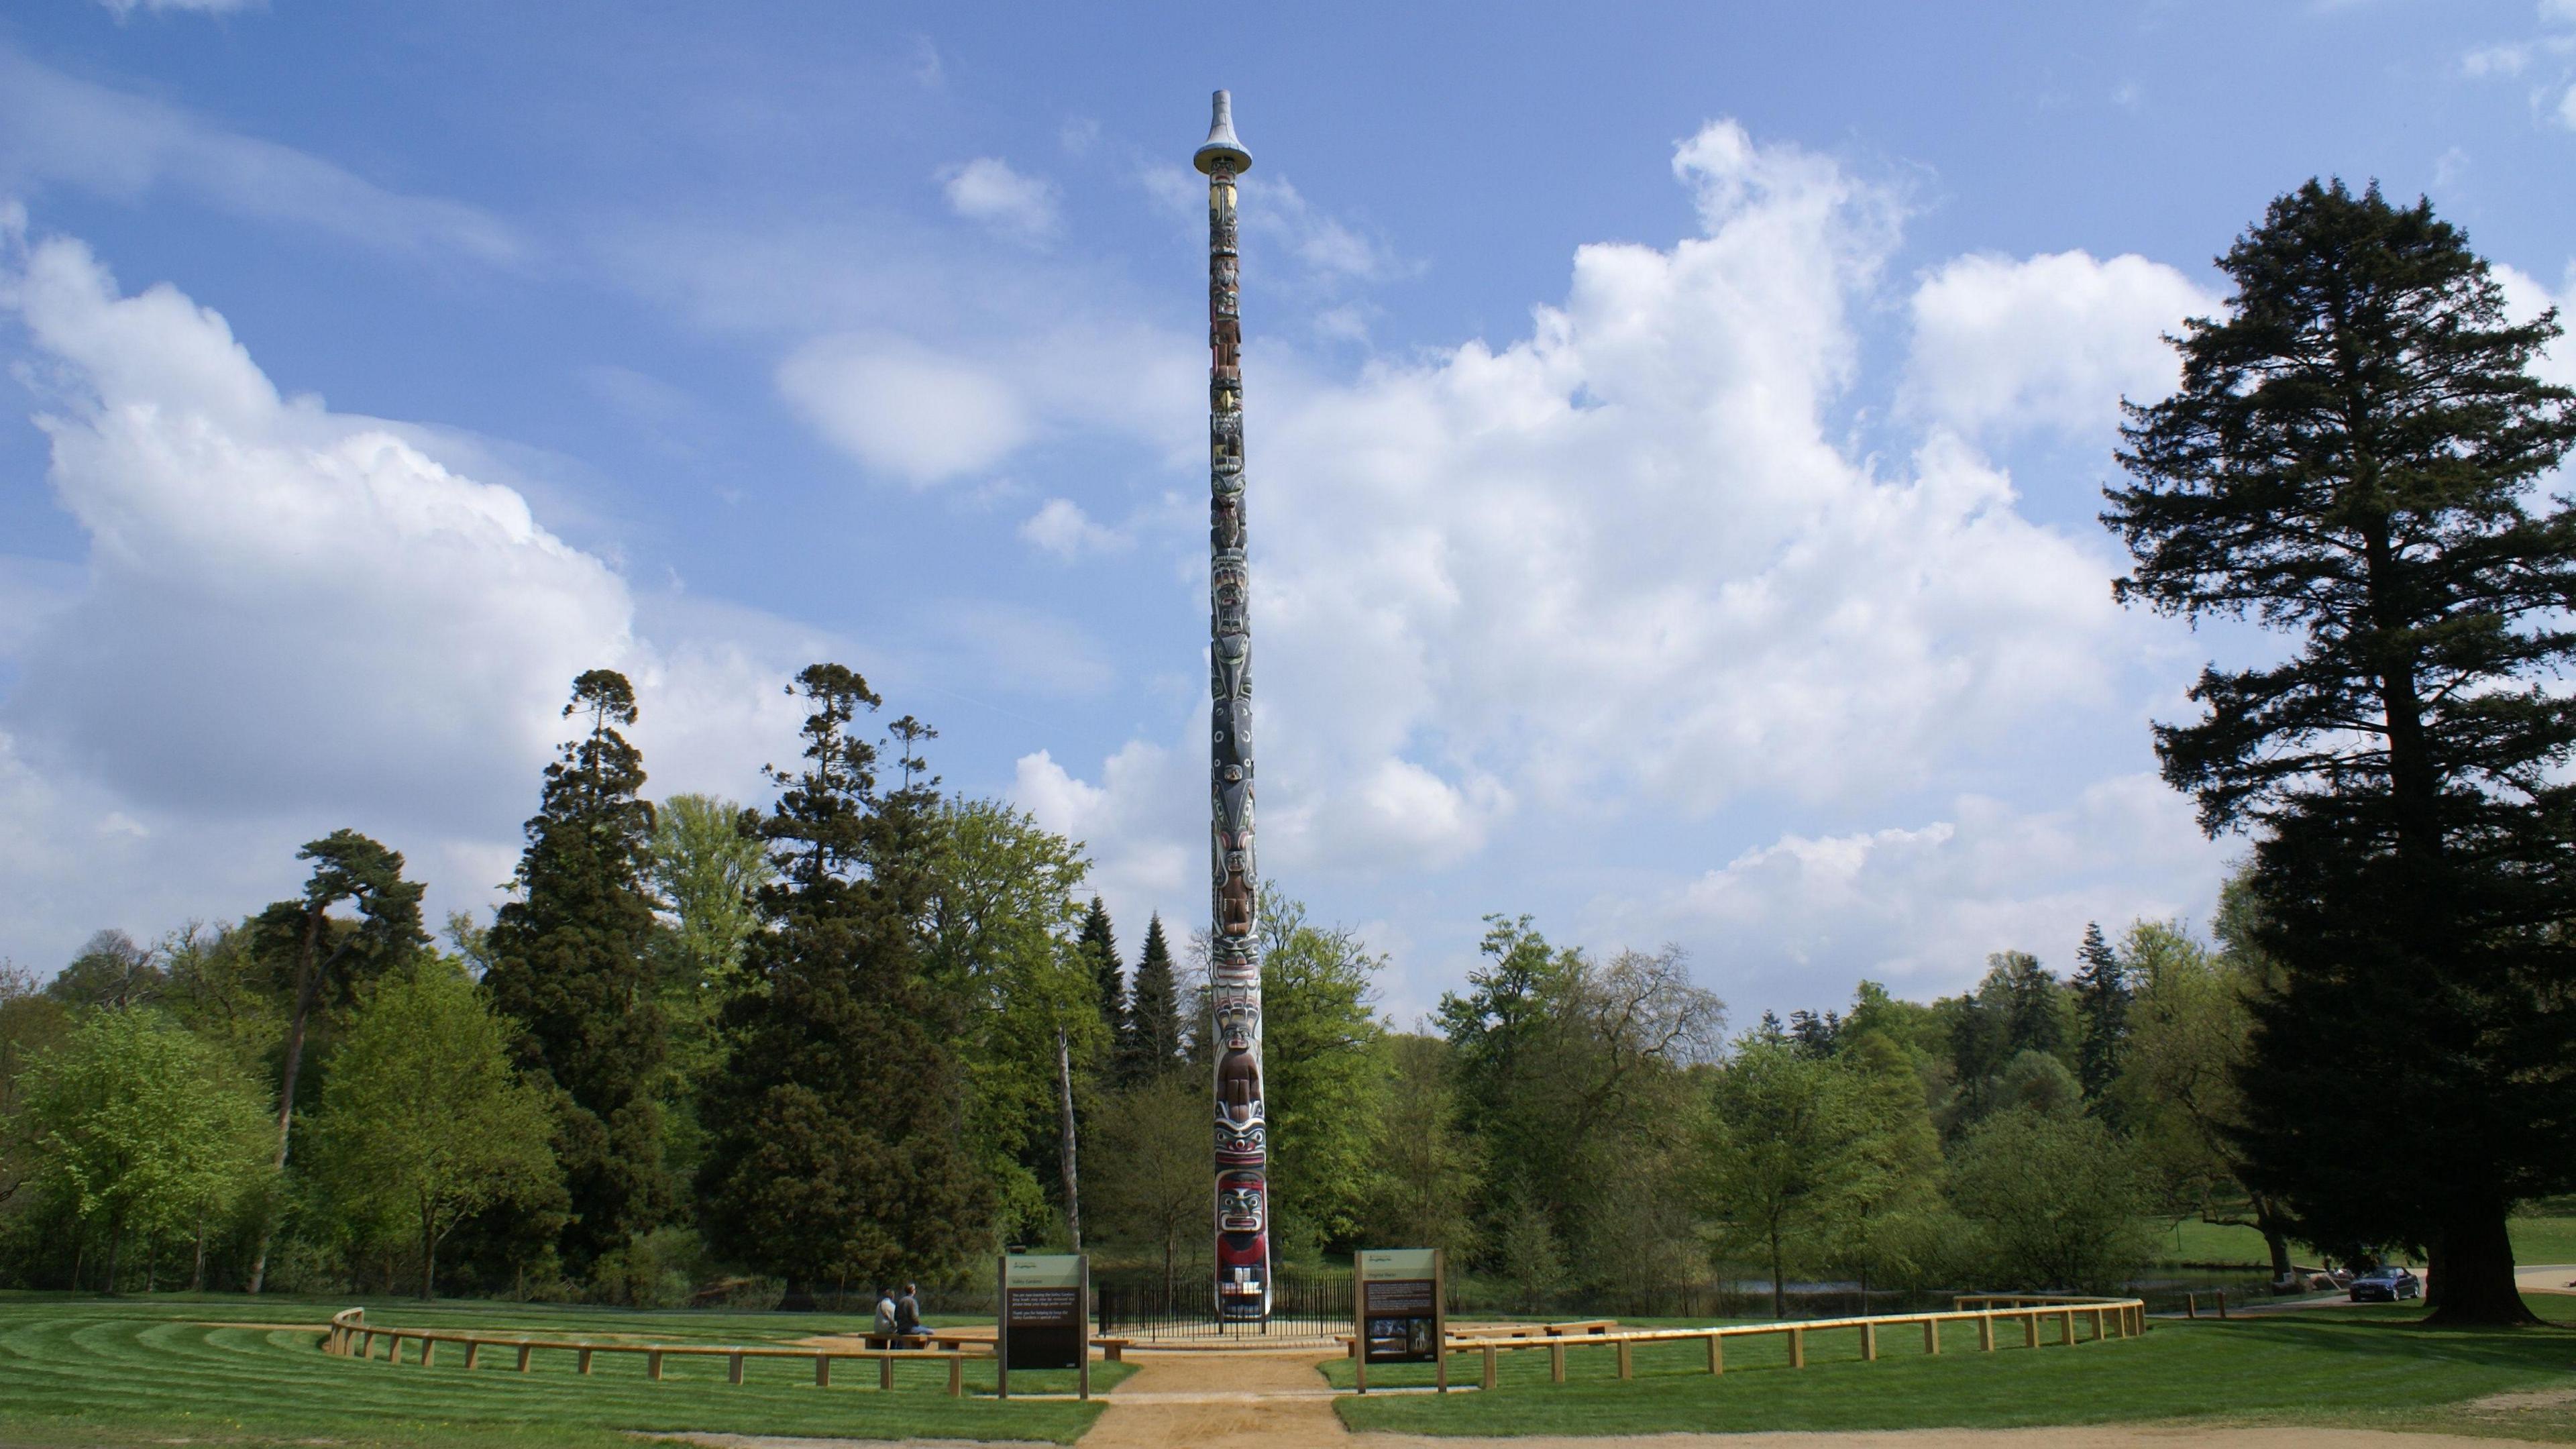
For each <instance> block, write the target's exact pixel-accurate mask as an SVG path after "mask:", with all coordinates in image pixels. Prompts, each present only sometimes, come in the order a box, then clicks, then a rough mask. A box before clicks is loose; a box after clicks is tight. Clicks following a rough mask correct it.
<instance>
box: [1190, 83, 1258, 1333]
mask: <svg viewBox="0 0 2576 1449" xmlns="http://www.w3.org/2000/svg"><path fill="white" fill-rule="evenodd" d="M1193 159H1194V160H1195V162H1196V163H1197V165H1198V168H1199V170H1201V171H1204V172H1206V173H1207V179H1208V350H1209V360H1208V453H1209V469H1208V492H1209V499H1208V516H1209V528H1208V601H1209V617H1208V631H1209V635H1210V640H1209V642H1210V646H1211V647H1210V650H1209V655H1208V658H1209V674H1210V684H1211V690H1212V692H1213V693H1214V695H1215V697H1216V703H1215V707H1214V710H1213V712H1212V720H1211V728H1210V734H1209V741H1210V750H1209V761H1208V766H1209V780H1208V784H1209V798H1210V805H1211V809H1212V814H1213V817H1214V818H1213V821H1212V837H1211V840H1210V865H1211V867H1212V870H1213V875H1214V881H1213V885H1214V893H1215V918H1216V929H1215V932H1214V934H1213V935H1212V936H1211V937H1210V941H1211V943H1212V944H1211V945H1210V948H1209V951H1208V1009H1209V1011H1210V1012H1211V1013H1212V1015H1213V1017H1214V1020H1213V1022H1212V1025H1213V1027H1214V1029H1215V1032H1216V1039H1217V1042H1218V1046H1219V1049H1218V1052H1217V1061H1216V1305H1217V1317H1218V1318H1219V1319H1220V1320H1232V1321H1238V1322H1244V1321H1249V1322H1259V1321H1262V1320H1265V1319H1267V1318H1268V1317H1269V1316H1270V1187H1269V1182H1268V1169H1269V1144H1268V1134H1267V1129H1266V1127H1265V1125H1264V1116H1263V1112H1262V1105H1261V948H1260V945H1259V943H1258V942H1257V940H1256V939H1255V934H1254V920H1253V913H1254V911H1255V909H1256V908H1257V905H1258V902H1257V901H1256V899H1255V896H1254V890H1255V883H1256V882H1257V881H1258V880H1259V879H1260V877H1259V875H1258V874H1257V873H1256V871H1255V867H1254V864H1253V856H1252V619H1251V599H1250V597H1249V595H1250V579H1249V577H1248V576H1247V574H1246V573H1245V571H1244V558H1243V367H1242V356H1241V354H1242V348H1243V322H1242V319H1241V318H1240V317H1239V316H1238V315H1237V313H1236V310H1235V307H1236V283H1237V276H1236V260H1237V258H1236V253H1235V246H1234V178H1235V177H1237V176H1239V175H1241V174H1242V173H1243V172H1244V171H1245V170H1246V169H1248V168H1249V167H1250V166H1251V165H1252V153H1251V152H1249V151H1246V150H1244V149H1243V143H1242V142H1240V141H1238V140H1236V139H1235V138H1234V103H1233V100H1232V99H1231V98H1230V97H1229V96H1228V95H1227V94H1226V93H1225V92H1224V91H1218V92H1217V93H1216V119H1215V122H1214V123H1213V124H1212V125H1210V126H1209V127H1208V138H1207V144H1206V145H1203V146H1201V147H1199V149H1198V155H1197V156H1196V157H1194V158H1193Z"/></svg>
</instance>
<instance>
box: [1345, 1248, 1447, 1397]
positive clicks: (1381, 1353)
mask: <svg viewBox="0 0 2576 1449" xmlns="http://www.w3.org/2000/svg"><path fill="white" fill-rule="evenodd" d="M1351 1268H1352V1272H1351V1280H1352V1287H1353V1290H1354V1294H1353V1296H1354V1299H1355V1301H1354V1303H1353V1305H1352V1313H1351V1319H1352V1322H1351V1341H1352V1343H1353V1345H1354V1346H1355V1354H1354V1357H1355V1358H1356V1359H1357V1364H1356V1365H1355V1368H1356V1377H1357V1379H1358V1387H1359V1390H1360V1392H1362V1393H1366V1392H1368V1366H1369V1365H1370V1364H1373V1363H1428V1364H1431V1365H1434V1372H1433V1377H1434V1378H1435V1379H1436V1380H1437V1381H1438V1383H1439V1386H1440V1388H1441V1390H1442V1391H1443V1392H1446V1391H1447V1390H1448V1388H1449V1363H1448V1357H1447V1355H1445V1354H1443V1353H1442V1352H1441V1351H1440V1350H1441V1346H1442V1344H1443V1343H1444V1342H1445V1341H1446V1340H1447V1337H1448V1331H1449V1321H1448V1313H1447V1307H1446V1304H1445V1302H1444V1300H1445V1298H1446V1297H1447V1294H1446V1292H1445V1291H1444V1290H1445V1289H1446V1287H1447V1283H1446V1275H1445V1273H1444V1271H1443V1269H1444V1264H1443V1263H1442V1260H1441V1253H1440V1250H1439V1249H1438V1248H1366V1249H1362V1250H1361V1251H1360V1253H1359V1254H1358V1255H1357V1256H1356V1257H1354V1258H1353V1259H1352V1260H1351Z"/></svg>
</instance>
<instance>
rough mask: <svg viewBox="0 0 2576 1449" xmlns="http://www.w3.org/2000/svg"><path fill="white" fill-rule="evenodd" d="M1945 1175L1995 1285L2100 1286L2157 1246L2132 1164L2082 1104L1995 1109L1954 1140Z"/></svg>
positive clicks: (2083, 1289) (2030, 1288) (2025, 1288)
mask: <svg viewBox="0 0 2576 1449" xmlns="http://www.w3.org/2000/svg"><path fill="white" fill-rule="evenodd" d="M1950 1183H1951V1187H1950V1195H1951V1201H1952V1202H1953V1204H1955V1205H1956V1207H1957V1208H1958V1211H1959V1213H1960V1214H1961V1215H1962V1216H1963V1217H1965V1218H1966V1219H1967V1220H1968V1221H1969V1222H1970V1223H1972V1224H1974V1225H1975V1226H1976V1228H1977V1229H1978V1231H1979V1234H1980V1237H1981V1239H1982V1245H1983V1248H1984V1259H1985V1266H1986V1271H1987V1272H1988V1273H1990V1274H1991V1275H1992V1276H1993V1278H1994V1280H1995V1282H1994V1285H1993V1286H1994V1287H1996V1288H1998V1289H2003V1290H2008V1291H2022V1292H2039V1291H2045V1290H2054V1291H2058V1292H2073V1293H2106V1292H2109V1291H2111V1290H2112V1289H2114V1288H2116V1287H2118V1286H2119V1285H2120V1284H2122V1283H2124V1282H2126V1281H2127V1280H2128V1279H2129V1278H2131V1277H2133V1276H2135V1275H2136V1274H2137V1272H2138V1271H2139V1270H2140V1269H2142V1268H2144V1267H2145V1266H2146V1263H2147V1260H2148V1257H2149V1255H2150V1254H2151V1253H2152V1252H2153V1251H2154V1245H2155V1236H2156V1234H2155V1228H2154V1227H2153V1225H2152V1224H2150V1223H2149V1222H2148V1221H2147V1218H2146V1212H2147V1207H2148V1202H2147V1197H2146V1192H2145V1185H2144V1184H2143V1182H2142V1181H2141V1180H2140V1175H2139V1173H2138V1170H2137V1167H2136V1165H2135V1163H2134V1162H2133V1160H2132V1159H2131V1157H2130V1155H2129V1153H2128V1151H2127V1150H2126V1149H2125V1148H2124V1147H2123V1146H2122V1145H2121V1143H2120V1141H2119V1139H2117V1138H2116V1137H2114V1136H2113V1135H2112V1133H2111V1129H2110V1128H2109V1127H2108V1126H2106V1125H2104V1124H2103V1123H2102V1121H2101V1120H2100V1119H2098V1118H2095V1117H2090V1116H2087V1115H2085V1114H2083V1113H2081V1112H2074V1111H2063V1112H2057V1113H2053V1114H2051V1113H2043V1112H2038V1111H2034V1110H2033V1109H2031V1108H2028V1107H2007V1108H2004V1109H2003V1110H2001V1111H1998V1112H1995V1113H1993V1114H1992V1115H1990V1116H1988V1117H1987V1118H1986V1119H1985V1120H1984V1121H1981V1122H1979V1123H1978V1124H1977V1125H1976V1126H1975V1127H1972V1128H1970V1129H1969V1130H1968V1133H1967V1136H1966V1137H1965V1138H1963V1139H1962V1140H1961V1141H1960V1143H1959V1150H1958V1152H1957V1154H1956V1156H1954V1157H1953V1158H1952V1160H1951V1164H1950Z"/></svg>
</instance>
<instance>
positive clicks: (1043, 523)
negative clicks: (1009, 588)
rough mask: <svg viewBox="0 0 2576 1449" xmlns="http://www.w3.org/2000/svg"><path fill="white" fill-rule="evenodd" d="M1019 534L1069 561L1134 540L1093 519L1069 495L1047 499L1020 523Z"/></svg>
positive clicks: (1107, 551) (1117, 549)
mask: <svg viewBox="0 0 2576 1449" xmlns="http://www.w3.org/2000/svg"><path fill="white" fill-rule="evenodd" d="M1020 537H1022V538H1024V539H1027V540H1028V541H1029V542H1030V543H1031V544H1033V545H1035V546H1037V547H1039V548H1042V549H1045V550H1046V551H1047V552H1049V553H1051V554H1054V555H1056V556H1057V557H1058V558H1062V559H1067V560H1071V559H1077V558H1080V557H1082V556H1083V555H1084V554H1087V553H1114V552H1117V551H1119V550H1121V549H1124V548H1126V547H1127V546H1128V545H1129V544H1130V543H1131V542H1133V540H1131V539H1129V538H1128V537H1127V536H1126V535H1125V534H1122V533H1120V532H1119V531H1118V530H1116V529H1114V528H1106V527H1103V526H1101V525H1100V524H1097V523H1094V522H1092V520H1091V515H1090V514H1088V513H1085V512H1083V511H1082V505H1081V504H1079V503H1076V502H1074V501H1073V500H1072V499H1070V498H1050V499H1048V500H1047V501H1046V502H1045V503H1044V504H1043V505H1041V506H1040V507H1039V509H1038V511H1037V512H1035V513H1032V514H1030V515H1029V517H1028V520H1027V521H1026V522H1024V523H1022V524H1021V525H1020Z"/></svg>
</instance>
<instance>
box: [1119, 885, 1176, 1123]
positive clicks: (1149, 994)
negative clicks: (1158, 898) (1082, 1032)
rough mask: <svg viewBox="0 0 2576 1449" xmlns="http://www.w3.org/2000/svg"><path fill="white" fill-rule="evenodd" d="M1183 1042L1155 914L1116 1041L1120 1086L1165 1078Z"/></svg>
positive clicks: (1166, 948) (1168, 950) (1167, 953)
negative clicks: (1122, 1028) (1124, 1022)
mask: <svg viewBox="0 0 2576 1449" xmlns="http://www.w3.org/2000/svg"><path fill="white" fill-rule="evenodd" d="M1183 1036H1184V1034H1183V1032H1182V1030H1181V987H1180V980H1179V978H1178V977H1177V976H1175V975H1174V974H1173V967H1172V943H1171V941H1170V940H1169V939H1168V938H1167V937H1165V936H1164V934H1163V917H1162V914H1161V913H1160V912H1157V913H1155V914H1154V915H1153V916H1152V917H1151V918H1149V919H1148V920H1147V921H1146V923H1145V947H1144V950H1143V951H1141V952H1140V953H1138V955H1137V957H1136V974H1135V977H1134V978H1133V986H1132V988H1131V989H1130V991H1129V993H1128V998H1127V1030H1126V1033H1125V1034H1124V1035H1123V1036H1121V1037H1120V1038H1119V1041H1118V1077H1119V1080H1120V1081H1121V1082H1124V1083H1126V1084H1129V1085H1134V1084H1136V1083H1139V1082H1147V1081H1152V1080H1155V1079H1157V1078H1160V1077H1163V1076H1165V1075H1168V1074H1169V1073H1170V1072H1171V1071H1173V1070H1174V1069H1175V1068H1177V1067H1179V1066H1180V1064H1181V1060H1182V1053H1183V1052H1184V1051H1185V1050H1186V1049H1187V1048H1186V1046H1185V1045H1184V1040H1183Z"/></svg>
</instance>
